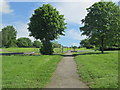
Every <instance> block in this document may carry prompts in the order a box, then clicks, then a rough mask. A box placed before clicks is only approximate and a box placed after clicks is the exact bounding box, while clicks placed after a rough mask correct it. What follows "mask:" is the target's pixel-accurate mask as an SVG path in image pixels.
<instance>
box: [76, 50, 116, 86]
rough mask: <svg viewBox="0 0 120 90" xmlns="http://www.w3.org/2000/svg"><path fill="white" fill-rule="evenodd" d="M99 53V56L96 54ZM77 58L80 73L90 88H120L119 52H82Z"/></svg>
mask: <svg viewBox="0 0 120 90" xmlns="http://www.w3.org/2000/svg"><path fill="white" fill-rule="evenodd" d="M96 53H98V54H96ZM77 54H81V55H79V56H76V57H75V61H76V63H77V68H78V73H79V75H80V76H81V79H82V80H83V81H84V82H86V83H87V84H88V85H89V86H90V88H117V87H118V52H117V51H112V52H111V51H107V52H106V53H105V54H100V52H94V53H93V52H91V53H90V52H89V54H88V52H82V53H77Z"/></svg>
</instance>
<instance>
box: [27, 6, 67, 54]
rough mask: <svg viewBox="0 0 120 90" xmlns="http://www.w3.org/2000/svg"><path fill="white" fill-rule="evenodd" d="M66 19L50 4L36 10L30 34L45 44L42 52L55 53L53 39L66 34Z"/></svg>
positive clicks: (32, 18)
mask: <svg viewBox="0 0 120 90" xmlns="http://www.w3.org/2000/svg"><path fill="white" fill-rule="evenodd" d="M64 20H65V19H64V15H60V13H59V11H57V10H56V9H55V8H53V7H52V6H51V5H50V4H44V5H43V6H42V7H39V8H38V9H36V10H34V14H32V17H31V18H30V23H29V24H28V25H29V27H28V29H29V31H30V32H31V33H30V36H33V37H35V38H36V39H40V40H41V42H42V45H43V47H42V48H41V53H42V54H52V53H53V50H52V44H51V40H54V39H57V38H58V37H59V36H60V35H64V29H66V26H65V25H66V23H65V22H64Z"/></svg>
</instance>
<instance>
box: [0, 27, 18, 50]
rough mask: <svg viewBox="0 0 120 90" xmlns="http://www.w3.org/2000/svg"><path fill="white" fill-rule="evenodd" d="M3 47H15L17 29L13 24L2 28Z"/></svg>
mask: <svg viewBox="0 0 120 90" xmlns="http://www.w3.org/2000/svg"><path fill="white" fill-rule="evenodd" d="M1 33H2V47H7V48H8V47H15V46H16V34H17V31H16V30H15V28H14V27H13V26H6V27H4V28H3V29H2V31H1Z"/></svg>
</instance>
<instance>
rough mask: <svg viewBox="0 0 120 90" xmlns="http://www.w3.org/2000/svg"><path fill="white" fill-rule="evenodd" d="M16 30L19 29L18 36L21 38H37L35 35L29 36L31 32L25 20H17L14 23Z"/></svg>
mask: <svg viewBox="0 0 120 90" xmlns="http://www.w3.org/2000/svg"><path fill="white" fill-rule="evenodd" d="M14 26H15V28H16V30H17V38H20V37H27V38H30V39H31V40H32V41H34V40H35V39H34V38H33V37H30V36H29V33H30V32H28V29H27V28H28V25H27V23H23V22H16V23H15V24H14Z"/></svg>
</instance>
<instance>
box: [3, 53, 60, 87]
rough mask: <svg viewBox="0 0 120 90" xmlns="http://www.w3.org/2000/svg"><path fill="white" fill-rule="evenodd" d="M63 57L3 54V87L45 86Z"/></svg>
mask: <svg viewBox="0 0 120 90" xmlns="http://www.w3.org/2000/svg"><path fill="white" fill-rule="evenodd" d="M61 59H62V57H61V56H57V55H51V56H50V55H41V56H2V68H3V69H2V71H3V72H2V80H3V84H2V86H3V88H43V87H44V86H45V85H46V84H47V83H48V82H49V79H50V77H51V76H52V74H53V72H54V71H55V69H56V66H57V64H58V62H59V61H60V60H61Z"/></svg>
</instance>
